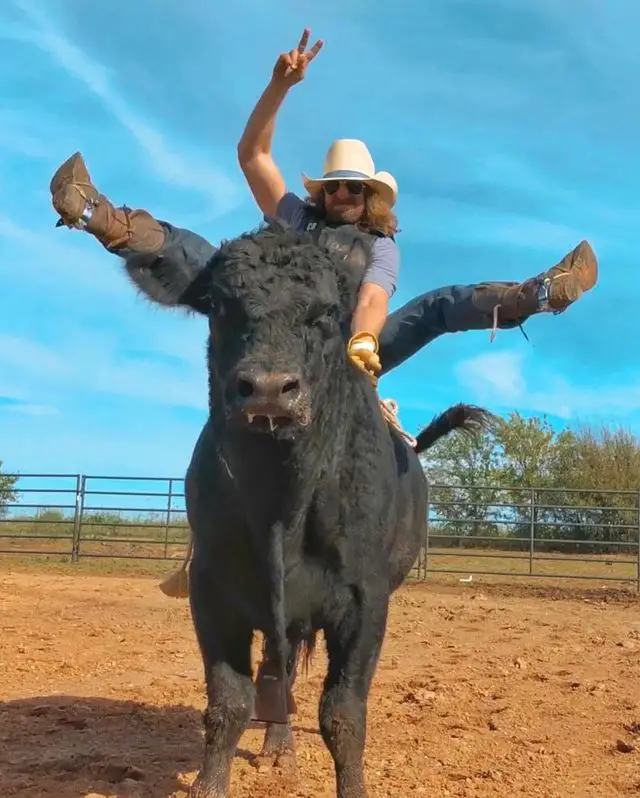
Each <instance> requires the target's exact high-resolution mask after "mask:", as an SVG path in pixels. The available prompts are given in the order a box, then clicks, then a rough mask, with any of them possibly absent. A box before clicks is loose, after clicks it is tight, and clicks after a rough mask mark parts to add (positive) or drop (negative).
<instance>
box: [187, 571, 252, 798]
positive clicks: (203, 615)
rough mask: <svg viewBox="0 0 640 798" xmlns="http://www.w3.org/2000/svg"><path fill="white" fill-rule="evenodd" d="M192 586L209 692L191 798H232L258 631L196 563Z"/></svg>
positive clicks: (249, 704)
mask: <svg viewBox="0 0 640 798" xmlns="http://www.w3.org/2000/svg"><path fill="white" fill-rule="evenodd" d="M189 581H190V601H191V613H192V616H193V622H194V626H195V631H196V635H197V638H198V643H199V646H200V651H201V653H202V660H203V664H204V674H205V681H206V687H207V708H206V710H205V712H204V731H205V747H204V758H203V763H202V767H201V769H200V772H199V774H198V777H197V778H196V781H195V782H194V784H193V786H192V788H191V791H190V793H189V796H190V798H228V795H229V782H230V778H231V765H232V763H233V758H234V755H235V752H236V748H237V746H238V743H239V742H240V738H241V736H242V734H243V732H244V731H245V729H246V728H247V726H248V724H249V720H250V718H251V708H252V706H253V699H254V693H255V690H254V686H253V681H252V678H251V641H252V637H253V630H252V629H251V628H250V627H249V626H247V624H246V623H245V622H244V620H243V619H241V618H239V617H238V616H236V615H235V614H234V613H232V612H230V611H229V610H228V609H227V608H226V607H225V604H226V602H225V600H224V597H223V596H221V595H219V593H218V591H217V590H216V589H215V586H214V584H213V582H212V580H211V578H210V577H209V576H208V575H207V574H206V573H203V572H202V571H200V570H199V569H198V566H197V564H196V563H195V561H194V562H192V563H191V569H190V580H189ZM227 606H228V605H227Z"/></svg>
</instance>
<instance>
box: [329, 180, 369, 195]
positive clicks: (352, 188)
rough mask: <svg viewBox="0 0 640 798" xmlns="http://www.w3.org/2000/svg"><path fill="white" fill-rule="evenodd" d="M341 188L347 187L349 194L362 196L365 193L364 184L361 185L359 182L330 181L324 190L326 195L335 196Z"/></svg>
mask: <svg viewBox="0 0 640 798" xmlns="http://www.w3.org/2000/svg"><path fill="white" fill-rule="evenodd" d="M340 186H346V187H347V191H348V192H349V194H354V195H356V196H357V195H358V194H362V192H363V191H364V183H361V182H360V181H359V180H328V181H327V182H326V183H325V184H324V186H323V188H324V190H325V193H326V194H329V195H331V194H335V193H336V191H337V190H338V189H339V188H340Z"/></svg>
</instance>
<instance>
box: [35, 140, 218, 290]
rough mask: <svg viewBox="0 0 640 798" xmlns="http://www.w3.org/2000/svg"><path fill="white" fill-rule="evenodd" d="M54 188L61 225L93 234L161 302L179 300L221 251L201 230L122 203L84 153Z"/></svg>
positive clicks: (60, 170)
mask: <svg viewBox="0 0 640 798" xmlns="http://www.w3.org/2000/svg"><path fill="white" fill-rule="evenodd" d="M49 188H50V191H51V201H52V204H53V207H54V209H55V210H56V211H57V212H58V213H59V214H60V220H59V221H58V224H57V226H58V227H59V226H61V225H66V226H67V227H72V228H77V229H79V230H84V231H85V232H87V233H90V234H91V235H93V236H94V237H95V238H96V239H97V240H98V241H99V242H100V243H101V244H102V245H103V246H104V247H105V249H107V250H108V251H109V252H112V253H113V254H114V255H117V256H118V257H120V258H123V259H124V262H125V267H126V270H127V273H128V274H129V277H130V278H131V279H132V280H133V282H134V283H135V284H137V285H138V286H139V287H140V288H142V289H143V291H144V292H145V293H146V294H147V295H148V296H151V297H152V298H153V299H154V300H155V301H157V302H159V303H160V304H167V305H172V304H176V302H178V301H179V299H180V297H181V296H182V295H183V294H184V292H185V291H186V290H187V289H188V288H189V286H191V285H193V284H194V280H195V279H196V277H197V276H198V274H199V273H200V272H201V271H202V269H203V268H204V267H205V266H206V264H207V262H208V261H209V260H210V258H211V257H212V255H213V254H214V253H215V251H216V248H215V247H214V246H213V245H212V244H210V243H209V242H208V241H207V240H206V239H204V238H202V236H199V235H198V234H197V233H193V232H192V231H191V230H184V229H182V228H179V227H174V226H173V225H171V224H169V223H167V222H161V221H159V220H158V219H155V218H154V217H153V216H152V215H151V214H150V213H148V211H145V210H132V209H130V208H127V207H126V206H121V207H116V206H115V205H114V204H113V203H112V202H111V201H110V200H109V199H108V198H107V197H106V196H104V194H101V193H100V192H99V191H98V189H97V188H96V187H95V185H94V184H93V182H92V180H91V177H90V176H89V171H88V169H87V167H86V164H85V162H84V160H83V158H82V155H80V153H79V152H76V153H75V154H74V155H72V156H71V157H70V158H68V159H67V160H66V161H65V162H64V163H63V164H62V165H61V166H60V167H59V168H58V170H57V171H56V173H55V174H54V175H53V177H52V179H51V184H50V187H49Z"/></svg>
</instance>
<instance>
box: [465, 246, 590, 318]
mask: <svg viewBox="0 0 640 798" xmlns="http://www.w3.org/2000/svg"><path fill="white" fill-rule="evenodd" d="M597 281H598V261H597V258H596V256H595V253H594V251H593V249H591V246H590V245H589V243H588V242H587V241H581V242H580V243H579V244H578V246H577V247H575V248H574V249H572V250H571V252H569V253H568V254H567V255H565V256H564V258H562V260H561V261H560V262H559V263H556V265H555V266H552V267H551V268H550V269H547V271H546V272H542V274H539V275H537V276H536V277H532V278H530V279H529V280H526V281H525V282H523V283H486V284H483V285H481V286H478V287H477V288H476V290H475V294H474V304H475V305H476V307H478V309H480V310H482V311H484V312H486V313H493V320H494V332H495V328H496V327H500V326H502V325H503V324H506V325H508V326H510V325H511V324H513V323H515V324H519V323H521V322H523V321H524V320H525V319H527V318H528V317H529V316H532V315H533V314H535V313H544V312H547V313H549V312H550V313H563V312H564V311H565V310H566V309H567V308H568V307H569V305H572V304H573V303H574V302H576V301H577V300H578V299H580V297H581V296H582V294H583V293H585V291H589V290H590V289H591V288H593V286H594V285H595V284H596V282H597Z"/></svg>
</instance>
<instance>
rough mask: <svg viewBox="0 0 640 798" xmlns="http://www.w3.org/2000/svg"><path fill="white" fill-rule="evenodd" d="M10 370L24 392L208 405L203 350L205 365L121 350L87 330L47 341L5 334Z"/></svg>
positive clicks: (0, 355)
mask: <svg viewBox="0 0 640 798" xmlns="http://www.w3.org/2000/svg"><path fill="white" fill-rule="evenodd" d="M2 371H5V372H9V373H11V375H12V379H13V380H14V383H17V384H18V385H21V386H22V390H23V395H29V394H33V393H35V391H36V390H37V391H38V393H40V394H42V393H43V392H46V393H49V394H51V393H54V392H56V391H60V390H64V391H65V392H67V391H72V392H74V393H75V394H76V395H78V394H98V395H100V396H102V397H106V396H109V395H111V396H123V397H129V398H130V399H132V400H133V401H134V402H135V401H136V400H143V401H144V402H145V403H149V402H150V403H153V404H158V405H169V406H173V407H182V408H192V409H197V410H206V408H207V406H208V404H207V377H206V369H205V365H204V351H203V353H202V362H201V363H200V364H198V363H193V364H191V363H190V362H189V360H188V359H185V360H184V361H182V362H174V363H171V364H167V363H163V362H161V361H159V360H157V359H155V358H154V357H153V355H152V354H151V353H149V354H147V355H146V356H144V355H143V356H139V357H136V356H132V355H130V354H128V353H127V352H119V351H117V349H115V348H114V346H113V343H110V341H109V339H108V338H105V337H101V336H100V335H97V334H95V333H93V334H92V333H91V332H87V333H86V334H84V335H82V336H74V337H72V338H71V339H64V338H60V339H58V340H57V341H56V343H55V345H54V346H46V345H44V344H41V343H39V342H37V341H32V340H29V339H25V338H20V337H18V336H10V335H4V336H2V335H0V372H2Z"/></svg>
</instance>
